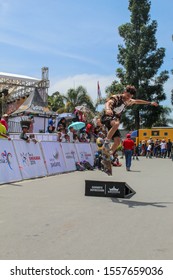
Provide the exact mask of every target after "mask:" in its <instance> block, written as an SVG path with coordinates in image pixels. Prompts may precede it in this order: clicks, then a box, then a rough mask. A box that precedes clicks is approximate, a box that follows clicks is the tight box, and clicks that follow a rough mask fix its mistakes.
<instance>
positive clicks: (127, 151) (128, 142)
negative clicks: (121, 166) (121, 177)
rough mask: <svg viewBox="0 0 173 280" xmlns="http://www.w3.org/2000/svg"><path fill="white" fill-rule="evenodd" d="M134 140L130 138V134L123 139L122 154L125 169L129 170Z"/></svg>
mask: <svg viewBox="0 0 173 280" xmlns="http://www.w3.org/2000/svg"><path fill="white" fill-rule="evenodd" d="M134 144H135V143H134V141H133V140H132V139H131V138H130V134H127V135H126V139H125V140H124V141H123V147H124V155H125V159H126V170H127V171H130V167H131V162H132V155H133V149H134Z"/></svg>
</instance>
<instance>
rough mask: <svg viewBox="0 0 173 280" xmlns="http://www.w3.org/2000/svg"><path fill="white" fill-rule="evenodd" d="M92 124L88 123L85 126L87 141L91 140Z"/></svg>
mask: <svg viewBox="0 0 173 280" xmlns="http://www.w3.org/2000/svg"><path fill="white" fill-rule="evenodd" d="M93 129H94V128H93V124H92V123H91V122H90V123H87V125H86V133H87V138H88V139H89V140H91V135H92V133H93Z"/></svg>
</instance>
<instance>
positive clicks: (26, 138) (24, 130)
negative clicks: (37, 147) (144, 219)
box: [20, 125, 30, 143]
mask: <svg viewBox="0 0 173 280" xmlns="http://www.w3.org/2000/svg"><path fill="white" fill-rule="evenodd" d="M27 132H28V126H27V125H22V132H21V134H20V139H22V140H24V141H26V142H27V143H29V142H30V139H29V136H28V135H27Z"/></svg>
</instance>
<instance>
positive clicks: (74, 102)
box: [63, 86, 95, 112]
mask: <svg viewBox="0 0 173 280" xmlns="http://www.w3.org/2000/svg"><path fill="white" fill-rule="evenodd" d="M63 100H64V102H65V107H66V110H67V112H73V111H74V110H75V107H76V106H80V105H83V104H86V106H87V107H88V108H89V109H90V110H91V111H92V112H94V111H95V107H94V105H93V102H92V100H91V97H90V96H89V95H88V93H87V91H86V89H85V88H84V87H82V86H79V87H78V88H76V89H69V90H68V91H67V94H66V95H64V96H63Z"/></svg>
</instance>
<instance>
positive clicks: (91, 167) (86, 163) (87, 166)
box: [81, 160, 94, 170]
mask: <svg viewBox="0 0 173 280" xmlns="http://www.w3.org/2000/svg"><path fill="white" fill-rule="evenodd" d="M81 164H82V165H83V166H84V167H85V168H86V169H87V170H93V169H94V167H93V166H92V165H91V164H90V163H89V162H88V161H86V160H84V161H83V162H81Z"/></svg>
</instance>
